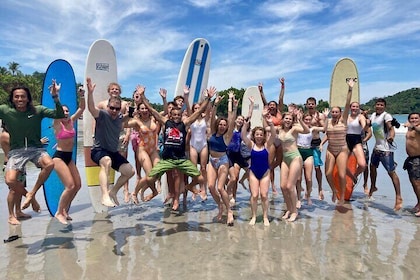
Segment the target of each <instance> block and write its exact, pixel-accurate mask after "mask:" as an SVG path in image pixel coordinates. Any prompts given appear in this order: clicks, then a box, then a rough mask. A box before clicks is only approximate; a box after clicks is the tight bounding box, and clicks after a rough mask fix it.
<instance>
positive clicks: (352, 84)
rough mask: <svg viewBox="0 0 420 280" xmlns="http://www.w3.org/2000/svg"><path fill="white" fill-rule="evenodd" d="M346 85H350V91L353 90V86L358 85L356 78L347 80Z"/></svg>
mask: <svg viewBox="0 0 420 280" xmlns="http://www.w3.org/2000/svg"><path fill="white" fill-rule="evenodd" d="M346 83H347V84H348V85H349V89H353V86H354V84H355V83H356V78H348V79H346Z"/></svg>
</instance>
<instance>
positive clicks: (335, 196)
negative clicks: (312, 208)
mask: <svg viewBox="0 0 420 280" xmlns="http://www.w3.org/2000/svg"><path fill="white" fill-rule="evenodd" d="M336 200H337V193H336V192H335V191H333V193H332V197H331V201H332V202H334V203H335V201H336Z"/></svg>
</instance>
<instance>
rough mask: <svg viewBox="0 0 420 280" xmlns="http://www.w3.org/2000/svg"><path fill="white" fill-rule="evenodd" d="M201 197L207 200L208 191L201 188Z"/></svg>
mask: <svg viewBox="0 0 420 280" xmlns="http://www.w3.org/2000/svg"><path fill="white" fill-rule="evenodd" d="M200 197H201V200H202V201H206V200H207V194H206V191H203V190H201V191H200Z"/></svg>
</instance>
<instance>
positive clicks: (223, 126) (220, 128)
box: [216, 119, 228, 135]
mask: <svg viewBox="0 0 420 280" xmlns="http://www.w3.org/2000/svg"><path fill="white" fill-rule="evenodd" d="M216 125H217V134H219V135H223V134H225V133H226V131H227V129H228V123H227V120H226V119H218V122H216Z"/></svg>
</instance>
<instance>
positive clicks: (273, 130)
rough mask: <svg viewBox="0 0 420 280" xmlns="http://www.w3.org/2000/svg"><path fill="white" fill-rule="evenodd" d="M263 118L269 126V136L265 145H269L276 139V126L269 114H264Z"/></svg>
mask: <svg viewBox="0 0 420 280" xmlns="http://www.w3.org/2000/svg"><path fill="white" fill-rule="evenodd" d="M264 119H265V120H266V122H267V123H268V125H269V126H270V137H269V138H268V140H267V147H271V146H272V145H273V144H274V141H275V140H276V137H277V132H276V128H275V126H274V124H273V119H272V116H271V115H270V114H266V115H265V118H264Z"/></svg>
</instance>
